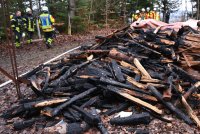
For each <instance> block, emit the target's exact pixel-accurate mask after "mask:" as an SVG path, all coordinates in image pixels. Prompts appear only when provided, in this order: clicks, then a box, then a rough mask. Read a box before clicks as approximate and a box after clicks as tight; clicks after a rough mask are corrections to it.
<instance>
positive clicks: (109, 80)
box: [92, 77, 149, 95]
mask: <svg viewBox="0 0 200 134" xmlns="http://www.w3.org/2000/svg"><path fill="white" fill-rule="evenodd" d="M92 80H96V81H100V82H103V83H106V84H108V85H114V86H119V87H123V88H128V89H131V90H134V91H136V92H140V93H143V94H148V95H149V93H148V92H145V91H144V90H141V89H139V88H137V87H134V86H132V85H127V84H124V83H120V82H117V81H114V80H112V79H108V78H104V77H101V78H100V79H92Z"/></svg>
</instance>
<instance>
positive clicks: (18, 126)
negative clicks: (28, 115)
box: [13, 117, 46, 130]
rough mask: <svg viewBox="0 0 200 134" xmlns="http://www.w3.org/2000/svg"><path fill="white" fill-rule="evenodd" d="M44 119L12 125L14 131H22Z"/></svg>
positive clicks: (34, 119) (33, 119)
mask: <svg viewBox="0 0 200 134" xmlns="http://www.w3.org/2000/svg"><path fill="white" fill-rule="evenodd" d="M44 119H46V117H39V118H32V119H30V120H26V121H21V122H15V123H14V124H13V126H14V129H15V130H22V129H25V128H28V127H31V126H32V125H33V124H34V123H35V122H36V121H40V120H44Z"/></svg>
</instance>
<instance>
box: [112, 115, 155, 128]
mask: <svg viewBox="0 0 200 134" xmlns="http://www.w3.org/2000/svg"><path fill="white" fill-rule="evenodd" d="M151 120H152V118H151V116H150V114H149V113H141V114H133V115H131V116H128V117H116V118H112V119H111V120H110V124H111V125H140V124H149V123H150V122H151Z"/></svg>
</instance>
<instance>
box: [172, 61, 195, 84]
mask: <svg viewBox="0 0 200 134" xmlns="http://www.w3.org/2000/svg"><path fill="white" fill-rule="evenodd" d="M170 65H171V66H172V70H173V71H174V72H175V73H177V74H178V75H179V76H180V77H181V78H182V79H183V80H185V81H189V82H191V83H195V82H197V80H196V79H195V78H193V77H192V76H191V75H190V74H188V73H187V72H186V71H184V70H183V69H182V68H180V67H178V66H176V65H173V64H170Z"/></svg>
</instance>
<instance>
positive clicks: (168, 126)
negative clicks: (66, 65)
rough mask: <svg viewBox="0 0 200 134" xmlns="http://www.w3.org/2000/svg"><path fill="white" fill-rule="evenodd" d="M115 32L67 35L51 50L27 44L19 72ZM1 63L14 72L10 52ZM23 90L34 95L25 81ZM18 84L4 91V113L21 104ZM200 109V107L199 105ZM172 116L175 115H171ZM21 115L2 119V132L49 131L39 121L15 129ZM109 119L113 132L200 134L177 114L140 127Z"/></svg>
mask: <svg viewBox="0 0 200 134" xmlns="http://www.w3.org/2000/svg"><path fill="white" fill-rule="evenodd" d="M112 31H114V29H107V30H105V29H103V30H98V31H92V32H90V33H87V34H84V35H75V36H71V37H69V36H66V35H64V38H65V41H64V42H62V43H60V44H56V43H55V46H54V48H52V49H47V48H46V46H45V45H44V43H42V42H40V43H37V44H36V43H35V44H32V45H25V46H24V47H23V48H21V49H17V63H18V71H19V74H22V73H24V72H26V71H28V70H30V69H32V68H34V67H35V66H37V65H39V64H41V63H44V62H46V61H47V60H49V59H51V58H53V57H55V56H57V55H59V54H61V53H63V52H65V51H67V50H69V49H72V48H74V47H77V46H80V45H83V44H89V43H94V41H95V40H94V37H95V36H96V35H108V34H109V33H111V32H112ZM0 52H1V53H0V59H1V60H0V65H1V66H2V67H3V68H5V69H6V70H8V71H9V72H11V65H10V63H9V62H10V60H9V57H8V54H7V53H6V52H5V51H0ZM6 80H7V78H5V77H3V75H1V74H0V83H2V82H5V81H6ZM21 91H22V93H23V95H24V97H25V98H30V97H31V96H33V95H34V93H33V92H32V90H31V89H29V88H27V86H26V85H24V84H21ZM16 96H17V95H16V92H15V87H14V85H13V84H9V85H8V86H7V87H5V88H4V89H1V90H0V105H1V107H0V114H2V113H3V112H5V111H6V110H8V109H9V108H11V106H15V105H17V104H18V99H17V97H16ZM197 109H200V108H197ZM195 112H196V114H197V115H199V114H200V111H199V110H197V111H195ZM168 117H169V118H172V117H171V116H170V115H169V116H168ZM20 120H21V119H20V118H14V119H11V120H4V119H2V118H0V133H1V134H19V133H20V134H42V133H45V132H44V129H43V127H44V126H43V123H42V122H37V123H36V124H35V125H34V126H33V127H32V128H27V129H24V130H22V131H15V130H14V129H13V125H12V124H13V122H16V121H20ZM108 120H109V119H107V118H106V117H105V119H104V120H103V121H104V123H105V125H106V127H107V128H108V130H109V132H110V133H113V134H116V133H120V134H124V133H134V132H135V130H138V129H140V130H142V131H143V130H147V131H149V132H150V133H152V134H154V133H162V134H172V133H177V134H179V133H181V134H200V131H199V130H198V129H197V128H196V127H195V126H189V125H187V124H185V123H184V122H183V121H180V120H179V119H177V118H176V117H174V118H173V121H172V123H165V122H162V121H159V120H157V119H155V120H153V121H152V122H151V123H150V124H149V125H139V126H126V127H114V126H112V127H111V125H110V124H108V122H107V121H108ZM96 133H99V132H98V131H97V130H96V129H90V130H89V131H88V132H87V134H96Z"/></svg>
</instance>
